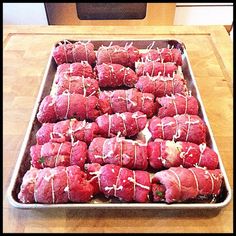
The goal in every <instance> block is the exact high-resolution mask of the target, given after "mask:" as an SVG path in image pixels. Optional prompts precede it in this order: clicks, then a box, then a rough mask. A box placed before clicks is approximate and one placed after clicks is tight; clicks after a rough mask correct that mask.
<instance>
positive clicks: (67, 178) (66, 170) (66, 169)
mask: <svg viewBox="0 0 236 236" xmlns="http://www.w3.org/2000/svg"><path fill="white" fill-rule="evenodd" d="M65 173H66V187H65V188H64V192H67V198H68V200H69V201H70V200H71V198H70V186H69V175H68V168H67V167H65Z"/></svg>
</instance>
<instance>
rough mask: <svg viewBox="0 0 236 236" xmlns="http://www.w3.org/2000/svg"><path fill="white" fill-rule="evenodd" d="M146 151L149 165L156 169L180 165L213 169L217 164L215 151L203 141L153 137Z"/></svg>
mask: <svg viewBox="0 0 236 236" xmlns="http://www.w3.org/2000/svg"><path fill="white" fill-rule="evenodd" d="M147 151H148V160H149V163H150V166H151V167H152V168H154V169H158V170H161V169H163V168H170V167H177V166H180V165H182V166H183V167H186V168H189V167H194V166H201V167H206V168H207V169H209V170H210V169H212V170H214V169H216V168H218V164H219V161H218V155H217V153H216V152H215V151H214V150H212V149H211V148H209V147H207V146H206V144H205V143H202V144H200V145H197V144H195V143H190V142H180V141H179V142H174V141H170V140H162V139H155V141H154V142H149V143H148V146H147Z"/></svg>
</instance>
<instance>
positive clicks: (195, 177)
mask: <svg viewBox="0 0 236 236" xmlns="http://www.w3.org/2000/svg"><path fill="white" fill-rule="evenodd" d="M189 170H190V171H191V172H192V174H193V177H194V179H195V182H196V186H197V195H199V184H198V179H197V176H196V174H195V173H194V171H193V170H192V169H190V168H189Z"/></svg>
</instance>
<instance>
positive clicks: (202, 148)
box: [198, 143, 206, 166]
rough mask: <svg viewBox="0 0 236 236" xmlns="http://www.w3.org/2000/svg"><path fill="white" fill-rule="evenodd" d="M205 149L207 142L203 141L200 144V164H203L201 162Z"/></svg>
mask: <svg viewBox="0 0 236 236" xmlns="http://www.w3.org/2000/svg"><path fill="white" fill-rule="evenodd" d="M205 149H206V143H201V144H200V145H199V150H200V157H199V161H198V165H199V166H200V165H201V164H200V163H201V160H202V155H203V153H204V151H205Z"/></svg>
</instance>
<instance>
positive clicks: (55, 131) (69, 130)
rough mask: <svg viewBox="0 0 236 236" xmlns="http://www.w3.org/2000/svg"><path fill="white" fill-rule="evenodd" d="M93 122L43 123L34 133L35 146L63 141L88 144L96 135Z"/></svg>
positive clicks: (95, 124)
mask: <svg viewBox="0 0 236 236" xmlns="http://www.w3.org/2000/svg"><path fill="white" fill-rule="evenodd" d="M98 131H99V129H98V125H97V123H95V122H91V123H88V122H86V121H85V120H83V121H78V120H76V119H70V120H63V121H59V122H57V123H43V124H42V126H41V127H40V129H39V130H38V131H37V133H36V140H37V144H39V145H42V144H44V143H47V142H49V141H52V142H58V143H62V142H65V141H72V142H75V141H78V140H80V141H84V142H86V143H87V144H89V143H90V142H91V141H92V140H93V138H94V137H95V136H96V134H97V133H98Z"/></svg>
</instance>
